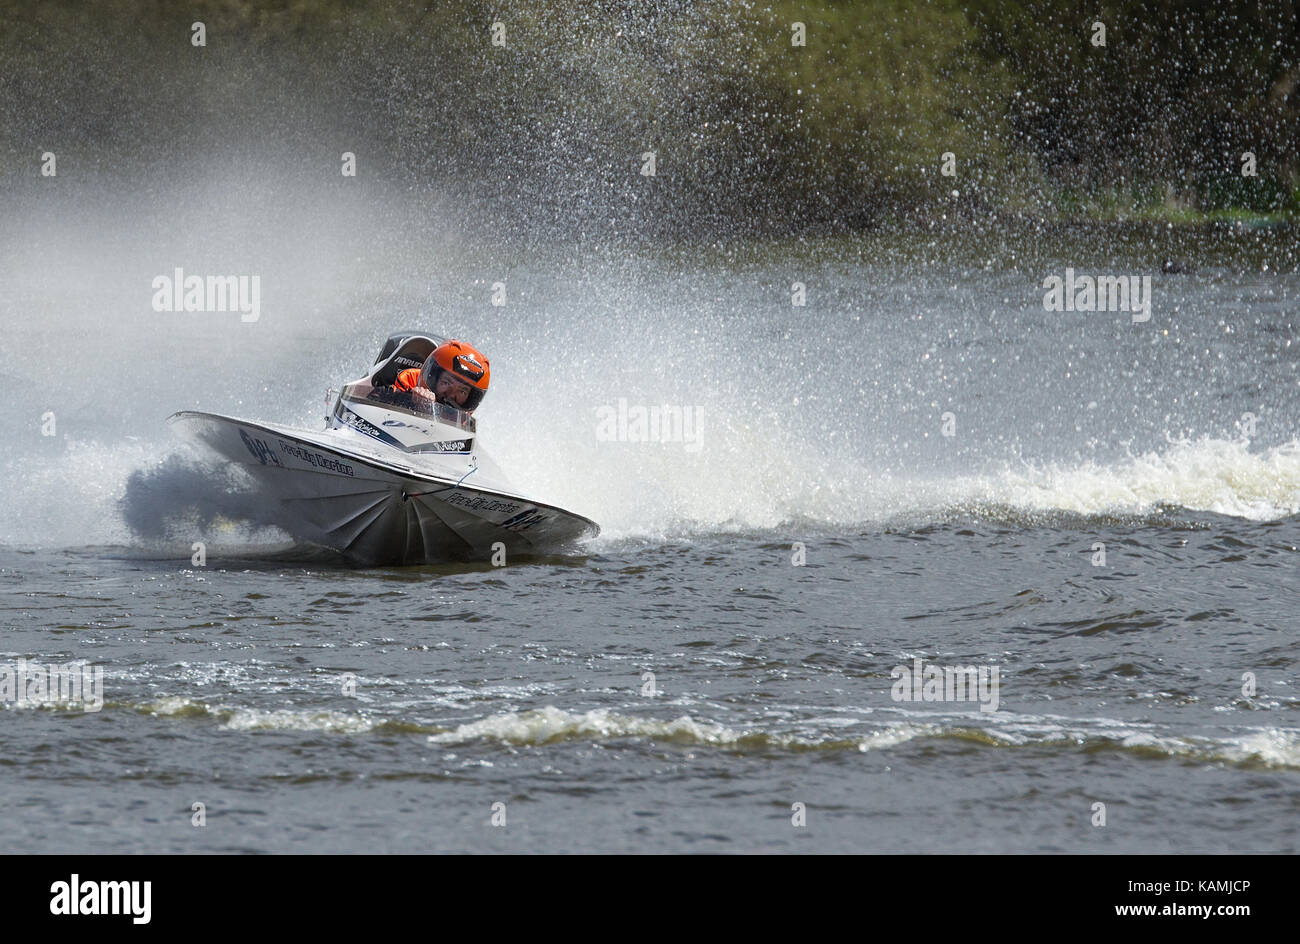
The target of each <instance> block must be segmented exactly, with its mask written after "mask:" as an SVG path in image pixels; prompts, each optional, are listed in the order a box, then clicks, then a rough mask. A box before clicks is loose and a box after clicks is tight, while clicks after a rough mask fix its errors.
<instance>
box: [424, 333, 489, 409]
mask: <svg viewBox="0 0 1300 944" xmlns="http://www.w3.org/2000/svg"><path fill="white" fill-rule="evenodd" d="M443 371H446V372H447V373H449V374H451V375H452V376H453V377H455V378H456V379H457V380H459V381H461V382H462V383H464V384H466V385H467V386H468V387H469V396H468V397H466V399H465V405H464V406H463V407H461V409H463V410H466V411H469V412H473V410H474V409H475V408H476V407H477V406H478V405H479V404H480V403H482V402H483V395H484V394H485V393H487V389H488V377H489V375H490V372H489V370H488V359H487V358H486V357H484V356H483V355H482V354H481V353H479V352H478V351H477V350H475V349H474V348H472V347H470V346H469V345H468V344H466V343H464V342H463V341H443V342H442V343H441V344H439V345H438V346H437V347H436V348H434V350H433V353H432V354H430V355H429V359H428V360H426V361H425V362H424V368H423V369H422V370H421V372H420V383H421V384H423V385H424V386H425V387H427V388H429V389H430V390H433V389H435V388H436V387H437V384H438V378H439V377H440V376H441V375H442V372H443Z"/></svg>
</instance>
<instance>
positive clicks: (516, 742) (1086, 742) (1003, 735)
mask: <svg viewBox="0 0 1300 944" xmlns="http://www.w3.org/2000/svg"><path fill="white" fill-rule="evenodd" d="M0 707H12V706H0ZM36 707H38V708H45V709H56V708H58V707H59V706H53V705H40V706H36ZM114 709H119V710H120V709H125V710H131V711H135V712H138V713H140V714H145V715H150V716H153V717H158V718H169V719H176V720H198V721H209V722H215V723H216V724H217V725H218V726H219V727H220V728H222V729H223V730H227V731H236V732H245V733H252V734H255V733H259V732H277V731H282V732H300V733H306V732H319V733H322V734H330V735H366V734H386V735H412V736H416V735H423V736H424V737H425V738H426V740H427V742H428V743H430V744H434V745H438V746H441V747H459V748H470V747H475V746H477V747H482V748H489V749H490V748H491V747H493V746H494V745H495V746H506V747H511V748H515V747H538V748H542V747H553V746H556V745H561V744H565V743H570V742H587V743H593V744H612V743H616V742H624V741H650V742H653V743H657V744H676V745H678V746H682V747H700V748H712V749H716V750H720V751H727V752H732V753H739V754H762V753H769V752H804V751H813V752H833V753H834V752H845V753H864V754H865V753H871V752H874V751H889V750H893V749H896V748H900V747H903V746H904V745H908V744H913V743H914V742H915V743H917V744H920V743H931V744H941V743H942V742H945V741H957V742H962V743H965V744H974V745H979V746H981V747H985V748H990V749H1016V748H1025V747H1036V748H1044V749H1059V750H1069V751H1082V752H1084V753H1103V752H1117V753H1121V754H1128V755H1131V756H1134V757H1138V758H1144V757H1145V758H1154V759H1183V760H1188V761H1192V762H1195V763H1200V764H1231V765H1234V766H1241V767H1248V768H1269V769H1285V770H1300V729H1296V728H1286V727H1261V728H1250V729H1245V730H1241V731H1237V732H1234V733H1229V734H1225V735H1223V736H1219V737H1214V736H1209V735H1205V736H1194V735H1170V734H1166V733H1163V732H1161V731H1159V730H1158V729H1157V727H1156V726H1155V725H1153V724H1150V723H1145V722H1125V721H1118V720H1115V719H1105V718H1100V719H1098V718H1093V719H1089V718H1071V717H1065V716H1034V715H1018V714H1011V713H1008V712H1000V713H998V714H997V715H994V716H991V717H990V716H987V715H983V714H981V713H980V712H978V711H975V712H970V713H966V714H963V713H961V712H952V713H944V714H940V713H939V712H908V711H904V710H901V709H892V711H893V712H894V713H896V714H900V715H903V716H904V717H903V718H901V719H900V720H896V721H885V722H877V721H871V722H864V721H862V720H861V719H860V718H841V717H835V718H823V719H817V720H809V721H806V722H803V723H801V724H799V725H798V726H797V728H796V729H794V730H774V729H769V728H763V727H759V726H757V725H743V726H739V725H727V724H722V723H719V722H715V721H709V720H703V719H699V718H693V717H691V716H690V715H681V716H678V717H676V718H663V717H655V716H651V715H642V714H632V713H625V712H620V711H616V710H613V709H608V708H593V709H590V710H587V711H566V710H565V709H562V708H557V707H555V706H553V705H547V706H545V707H543V708H537V709H531V710H527V711H506V712H499V713H496V714H491V715H487V716H486V717H483V718H479V719H477V720H474V721H467V722H464V723H462V724H457V725H454V726H451V727H443V726H440V725H436V724H428V723H419V722H415V721H410V720H404V719H396V718H380V717H375V716H372V715H370V714H368V713H366V712H349V711H338V710H333V709H293V708H277V709H265V708H249V707H237V706H220V705H210V704H207V703H205V702H202V701H196V700H194V699H191V698H187V697H182V696H164V697H162V698H158V699H155V700H153V701H150V702H147V703H143V704H121V703H113V702H107V703H105V705H104V710H114ZM864 728H865V730H863V729H864ZM854 729H858V730H854Z"/></svg>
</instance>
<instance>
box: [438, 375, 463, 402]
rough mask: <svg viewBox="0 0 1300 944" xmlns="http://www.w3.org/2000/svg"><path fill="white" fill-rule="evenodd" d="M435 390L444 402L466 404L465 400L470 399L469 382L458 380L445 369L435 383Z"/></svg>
mask: <svg viewBox="0 0 1300 944" xmlns="http://www.w3.org/2000/svg"><path fill="white" fill-rule="evenodd" d="M433 392H434V393H435V394H436V395H437V397H438V399H439V400H442V401H443V402H444V403H454V404H456V405H457V406H464V405H465V401H466V400H468V399H469V384H467V383H465V382H464V381H462V380H457V379H456V378H455V377H453V376H452V375H451V374H449V373H447V372H446V371H443V372H442V374H441V375H440V376H439V377H438V382H437V384H435V385H434V388H433Z"/></svg>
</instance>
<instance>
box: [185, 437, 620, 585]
mask: <svg viewBox="0 0 1300 944" xmlns="http://www.w3.org/2000/svg"><path fill="white" fill-rule="evenodd" d="M170 422H171V423H172V424H173V425H174V426H176V427H177V429H178V431H179V432H181V433H182V434H183V435H185V436H187V437H189V438H191V439H194V440H197V441H199V442H202V443H204V444H206V445H207V446H209V447H210V448H212V449H213V450H215V451H216V452H217V453H219V454H220V455H222V456H223V457H225V458H226V459H228V460H230V461H231V462H235V463H238V464H239V465H240V466H241V467H243V468H244V469H245V470H246V471H247V472H248V473H249V474H250V475H251V476H252V477H253V479H254V480H255V481H256V482H257V483H258V485H259V487H260V488H261V489H262V490H263V491H264V492H265V493H266V494H268V495H270V496H273V497H274V498H275V499H276V500H277V501H278V503H279V505H280V509H281V511H282V512H283V514H282V515H278V516H277V520H275V521H273V522H268V523H272V524H276V525H278V526H280V527H282V528H286V529H287V530H289V531H290V533H291V534H293V536H294V537H295V538H296V539H299V540H306V541H311V542H313V543H317V544H322V545H325V546H327V547H331V548H334V549H336V550H338V551H340V552H342V553H343V554H344V555H346V556H347V558H348V559H350V560H351V561H353V562H355V563H358V564H362V565H370V564H420V563H430V562H436V561H445V560H472V559H489V558H491V557H492V556H493V555H494V554H495V553H497V552H498V551H501V550H504V551H505V553H506V555H507V560H508V559H509V556H510V555H515V554H539V553H548V552H552V551H557V550H563V549H565V548H568V547H572V546H573V545H575V544H576V543H577V542H579V541H581V540H584V539H586V538H590V537H594V536H595V535H596V534H597V533H599V531H600V528H599V527H598V526H597V525H596V523H595V522H593V521H591V520H590V519H588V518H584V517H582V516H581V515H576V514H573V513H572V512H568V511H565V510H563V509H561V508H557V507H555V506H553V505H547V504H542V503H539V502H534V501H531V500H529V499H527V498H525V497H524V496H521V495H519V494H517V493H515V492H514V491H513V490H512V489H510V488H509V486H508V484H507V483H505V481H504V479H503V478H502V477H501V476H500V474H499V472H498V471H497V470H496V468H495V466H493V465H492V464H491V463H490V461H488V460H487V459H486V457H484V456H482V455H472V454H470V452H468V451H467V452H451V451H448V452H447V453H445V454H440V453H433V454H430V453H428V452H421V453H420V454H418V455H408V454H403V453H401V452H394V450H386V451H385V450H384V449H382V448H381V447H380V446H379V445H378V444H377V443H375V442H374V440H373V439H370V438H368V437H367V436H365V435H363V434H362V433H360V432H357V431H356V430H354V429H351V428H348V427H346V426H343V427H339V426H335V427H333V428H330V429H325V430H322V431H320V432H315V433H313V432H309V431H306V430H296V429H291V428H289V427H283V426H279V425H275V424H268V423H253V422H249V421H247V420H240V419H233V418H231V417H226V416H218V415H216V414H212V413H197V412H184V413H177V414H175V415H173V416H172V417H171V419H170ZM399 425H400V424H399ZM462 435H463V434H462ZM449 443H452V444H453V445H454V444H456V443H457V440H449ZM463 443H464V445H465V446H466V448H467V449H468V450H473V440H472V439H465V440H463ZM449 448H450V447H449Z"/></svg>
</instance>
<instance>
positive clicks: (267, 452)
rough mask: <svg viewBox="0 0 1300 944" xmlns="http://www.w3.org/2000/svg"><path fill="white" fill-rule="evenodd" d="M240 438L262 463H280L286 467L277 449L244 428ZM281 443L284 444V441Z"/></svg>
mask: <svg viewBox="0 0 1300 944" xmlns="http://www.w3.org/2000/svg"><path fill="white" fill-rule="evenodd" d="M239 438H240V439H242V440H243V441H244V445H245V446H247V447H248V451H249V452H251V453H252V454H253V458H254V459H256V460H257V461H258V462H260V463H262V465H278V466H280V467H281V468H283V467H284V463H283V462H281V461H280V457H279V456H277V455H276V454H275V451H274V450H273V449H272V448H271V447H270V446H268V445H267V444H266V443H264V442H262V440H260V439H255V438H253V437H252V436H250V435H248V433H246V432H244V431H243V430H242V429H241V430H240V431H239ZM281 445H283V443H282V444H281Z"/></svg>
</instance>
